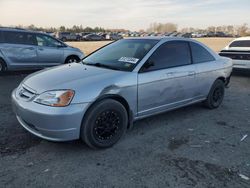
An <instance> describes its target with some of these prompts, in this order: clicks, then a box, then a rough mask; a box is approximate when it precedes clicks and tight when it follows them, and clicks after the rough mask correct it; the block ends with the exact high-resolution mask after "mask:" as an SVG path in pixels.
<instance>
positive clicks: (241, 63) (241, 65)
mask: <svg viewBox="0 0 250 188" xmlns="http://www.w3.org/2000/svg"><path fill="white" fill-rule="evenodd" d="M219 55H220V56H224V57H229V58H231V59H233V67H234V68H238V69H250V37H241V38H238V39H235V40H234V41H233V42H231V43H230V44H229V45H228V46H226V47H225V48H224V49H223V50H221V51H220V53H219Z"/></svg>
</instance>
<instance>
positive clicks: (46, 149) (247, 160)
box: [0, 42, 250, 188]
mask: <svg viewBox="0 0 250 188" xmlns="http://www.w3.org/2000/svg"><path fill="white" fill-rule="evenodd" d="M77 44H81V43H77ZM90 44H91V45H93V46H96V45H99V44H100V43H98V44H95V43H93V44H92V43H89V45H90ZM211 44H213V42H211ZM84 45H85V46H86V44H85V43H84ZM216 46H217V47H218V46H219V45H216ZM223 46H224V44H223ZM83 48H85V47H83ZM93 48H94V47H93ZM90 51H92V49H89V52H90ZM29 73H30V72H21V73H9V74H7V75H5V76H2V77H0V114H1V116H0V126H1V131H0V166H1V168H0V187H18V188H19V187H32V188H33V187H88V188H89V187H126V188H127V187H150V188H151V187H164V188H165V187H171V188H172V187H178V188H191V187H192V188H193V187H195V188H201V187H202V188H203V187H208V188H221V187H229V188H249V187H250V180H245V179H243V178H241V177H240V176H239V174H243V175H245V176H248V177H250V157H249V156H250V147H249V145H250V116H249V114H250V72H249V71H237V72H234V74H233V76H232V80H231V84H230V88H229V89H227V90H226V95H225V99H224V102H223V105H222V106H221V107H220V108H218V109H216V110H208V109H206V108H203V106H202V105H201V104H196V105H193V106H189V107H185V108H182V109H179V110H175V111H172V112H168V113H164V114H161V115H157V116H154V117H151V118H147V119H144V120H141V121H138V122H136V123H135V125H134V128H133V129H132V130H130V131H128V132H127V134H126V135H125V137H124V138H123V139H122V140H121V141H120V142H119V143H118V144H116V145H115V146H114V147H112V148H110V149H106V150H91V149H89V148H88V147H87V146H86V145H85V144H83V143H82V142H81V141H73V142H66V143H53V142H48V141H45V140H42V139H39V138H36V137H34V136H32V135H31V134H29V133H28V132H26V131H25V130H24V129H23V128H22V127H21V126H20V125H19V124H18V122H17V120H16V119H15V116H14V114H13V113H12V110H11V103H10V94H11V91H12V90H13V89H14V88H15V87H17V85H18V84H19V83H20V82H21V81H22V79H23V78H24V77H25V76H27V75H28V74H29ZM244 135H248V137H246V138H245V139H244V140H243V141H240V140H241V139H242V137H243V136H244Z"/></svg>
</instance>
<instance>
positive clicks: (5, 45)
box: [0, 28, 84, 73]
mask: <svg viewBox="0 0 250 188" xmlns="http://www.w3.org/2000/svg"><path fill="white" fill-rule="evenodd" d="M83 57H84V54H83V52H81V50H79V49H78V48H74V47H70V46H68V45H67V44H65V43H63V42H61V41H59V40H57V39H56V38H54V37H52V36H50V35H48V34H45V33H40V32H34V31H29V30H23V29H13V28H0V73H2V72H4V71H6V70H20V69H37V68H43V67H48V66H54V65H59V64H64V63H71V62H77V61H79V60H80V59H82V58H83Z"/></svg>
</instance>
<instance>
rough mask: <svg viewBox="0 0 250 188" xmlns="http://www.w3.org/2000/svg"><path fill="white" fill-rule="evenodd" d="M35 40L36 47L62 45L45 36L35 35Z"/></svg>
mask: <svg viewBox="0 0 250 188" xmlns="http://www.w3.org/2000/svg"><path fill="white" fill-rule="evenodd" d="M36 40H37V45H38V46H47V47H58V46H62V43H60V42H59V41H57V40H55V39H53V38H52V37H49V36H46V35H36Z"/></svg>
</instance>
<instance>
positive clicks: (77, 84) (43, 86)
mask: <svg viewBox="0 0 250 188" xmlns="http://www.w3.org/2000/svg"><path fill="white" fill-rule="evenodd" d="M122 73H123V72H121V71H115V70H110V69H104V68H99V67H94V66H88V65H83V64H80V63H72V64H67V65H61V66H57V67H54V68H49V69H44V70H42V71H38V72H36V73H33V74H31V75H30V76H28V77H26V78H25V79H24V81H23V82H22V84H23V85H25V86H27V87H28V88H31V89H32V90H34V91H35V92H36V93H37V94H40V93H43V92H45V91H49V90H58V89H72V90H78V89H79V88H81V87H83V86H86V85H88V87H89V86H90V85H93V84H95V83H98V82H101V81H103V80H105V79H108V78H110V77H116V76H117V75H120V74H122ZM109 80H110V79H109Z"/></svg>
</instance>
